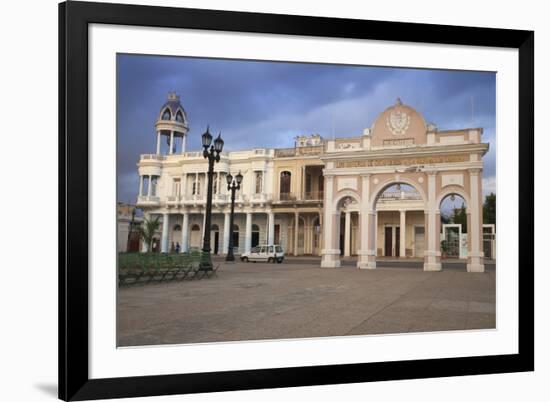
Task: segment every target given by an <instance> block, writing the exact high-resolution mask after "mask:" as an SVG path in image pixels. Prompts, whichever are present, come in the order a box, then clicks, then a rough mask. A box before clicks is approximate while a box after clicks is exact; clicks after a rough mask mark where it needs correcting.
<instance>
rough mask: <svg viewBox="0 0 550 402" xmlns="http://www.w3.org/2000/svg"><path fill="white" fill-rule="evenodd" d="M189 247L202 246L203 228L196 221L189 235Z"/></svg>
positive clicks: (197, 247) (198, 247)
mask: <svg viewBox="0 0 550 402" xmlns="http://www.w3.org/2000/svg"><path fill="white" fill-rule="evenodd" d="M189 237H190V238H189V248H190V249H200V247H201V228H200V226H199V225H197V224H196V223H195V224H193V225H192V226H191V235H190V236H189Z"/></svg>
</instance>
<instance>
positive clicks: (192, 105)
mask: <svg viewBox="0 0 550 402" xmlns="http://www.w3.org/2000/svg"><path fill="white" fill-rule="evenodd" d="M117 85H118V88H117V91H118V101H117V108H118V110H117V115H118V138H117V145H118V148H117V149H118V155H117V156H118V168H117V170H118V172H117V173H118V200H119V201H122V202H130V203H135V201H136V196H137V192H138V187H139V185H138V183H139V181H138V175H137V167H136V163H137V162H138V159H139V155H140V154H143V153H154V152H155V150H156V133H155V128H154V124H155V120H156V118H157V117H158V113H159V110H160V107H161V106H162V105H163V104H164V102H165V101H166V97H167V94H168V92H170V91H175V92H177V93H178V95H180V98H181V103H182V105H183V107H184V109H185V111H186V113H187V117H188V119H189V126H190V131H189V134H188V139H187V150H198V149H200V137H201V134H202V133H203V132H204V131H205V129H206V125H207V124H209V125H210V128H211V131H212V132H214V133H217V132H218V131H220V130H221V131H222V137H223V139H224V140H225V147H224V150H238V149H248V148H252V147H280V148H284V147H292V146H294V140H293V138H294V137H295V136H296V135H303V134H311V133H318V134H321V135H322V136H323V137H325V138H332V137H333V136H335V137H349V136H356V135H361V133H362V132H363V129H364V128H365V127H370V126H371V125H372V123H373V122H374V119H375V118H376V116H377V115H378V114H379V113H380V112H382V111H383V110H384V109H386V108H387V107H388V106H390V105H392V104H394V103H395V100H396V98H398V97H400V98H401V99H402V101H403V103H405V104H407V105H410V106H412V107H413V108H415V109H417V110H418V111H419V112H420V113H421V114H423V115H424V118H425V119H426V121H427V122H433V123H435V124H436V125H437V126H438V128H439V129H440V130H445V129H455V128H467V127H482V128H483V129H484V134H483V137H482V140H483V142H488V143H490V148H489V152H488V153H487V155H485V157H484V163H485V164H484V172H483V186H484V188H483V192H484V194H487V193H489V192H491V191H494V192H496V191H495V184H496V183H495V161H496V158H495V148H496V142H495V124H496V122H495V117H496V113H495V107H496V104H495V74H494V73H490V72H471V71H468V72H466V71H446V70H422V69H403V68H386V67H368V66H347V65H330V64H304V63H283V62H265V61H239V60H221V59H204V58H186V57H163V56H143V55H118V56H117ZM472 106H473V107H472Z"/></svg>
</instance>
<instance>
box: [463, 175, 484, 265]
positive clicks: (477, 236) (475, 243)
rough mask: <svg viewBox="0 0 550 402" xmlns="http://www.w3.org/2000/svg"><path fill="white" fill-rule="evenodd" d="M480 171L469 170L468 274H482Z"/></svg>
mask: <svg viewBox="0 0 550 402" xmlns="http://www.w3.org/2000/svg"><path fill="white" fill-rule="evenodd" d="M480 172H481V169H470V203H471V204H472V205H471V206H470V208H469V209H470V222H469V223H470V226H469V227H468V232H469V233H468V236H470V242H469V243H470V250H469V251H468V264H467V266H466V268H467V270H468V272H484V271H485V265H484V263H483V248H482V242H483V204H482V197H481V175H480Z"/></svg>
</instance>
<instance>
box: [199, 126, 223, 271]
mask: <svg viewBox="0 0 550 402" xmlns="http://www.w3.org/2000/svg"><path fill="white" fill-rule="evenodd" d="M211 144H212V135H211V134H210V128H209V127H207V128H206V132H205V133H204V134H203V135H202V147H203V148H204V149H203V151H202V156H204V158H205V159H208V190H207V194H206V216H205V222H204V224H205V228H204V241H203V246H202V251H203V257H202V258H201V262H200V268H201V269H202V270H205V271H209V270H211V269H212V258H211V256H210V226H211V221H212V177H213V176H214V163H215V162H219V161H220V152H222V149H223V140H222V137H221V132H220V134H218V137H217V138H216V139H215V140H214V144H213V145H211Z"/></svg>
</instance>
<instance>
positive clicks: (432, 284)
mask: <svg viewBox="0 0 550 402" xmlns="http://www.w3.org/2000/svg"><path fill="white" fill-rule="evenodd" d="M495 321H496V320H495V272H494V270H490V271H489V272H485V273H467V272H465V271H462V270H456V269H448V270H443V271H441V272H424V271H422V270H421V269H411V268H395V267H393V268H377V269H375V270H358V269H356V268H352V267H343V268H339V269H322V268H319V266H318V265H308V264H303V263H301V264H292V263H290V264H289V263H284V264H267V263H256V264H254V263H248V264H247V263H236V264H225V263H222V266H221V267H220V271H219V274H218V277H216V278H213V279H203V280H194V281H183V282H176V283H166V284H158V285H148V286H138V287H130V288H122V289H119V292H118V306H117V324H118V345H119V346H135V345H158V344H175V343H199V342H201V343H202V342H219V341H239V340H255V339H284V338H306V337H321V336H341V335H363V334H390V333H404V332H424V331H444V330H465V329H482V328H483V329H485V328H495Z"/></svg>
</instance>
